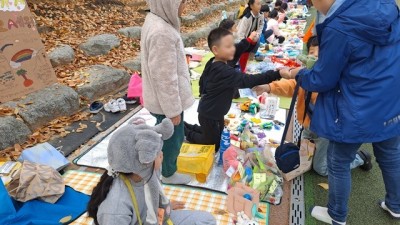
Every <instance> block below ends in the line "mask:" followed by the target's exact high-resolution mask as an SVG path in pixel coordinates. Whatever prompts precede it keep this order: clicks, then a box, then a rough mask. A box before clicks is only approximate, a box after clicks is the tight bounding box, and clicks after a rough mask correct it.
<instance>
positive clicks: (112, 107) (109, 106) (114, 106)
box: [104, 99, 119, 113]
mask: <svg viewBox="0 0 400 225" xmlns="http://www.w3.org/2000/svg"><path fill="white" fill-rule="evenodd" d="M104 110H105V111H106V112H112V113H116V112H119V107H118V103H117V100H115V99H111V100H110V101H109V102H107V103H106V104H105V105H104Z"/></svg>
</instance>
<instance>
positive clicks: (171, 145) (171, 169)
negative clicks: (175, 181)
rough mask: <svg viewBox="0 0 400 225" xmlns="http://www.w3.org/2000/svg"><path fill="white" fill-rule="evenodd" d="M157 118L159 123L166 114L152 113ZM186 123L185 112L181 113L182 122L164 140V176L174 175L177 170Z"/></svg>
mask: <svg viewBox="0 0 400 225" xmlns="http://www.w3.org/2000/svg"><path fill="white" fill-rule="evenodd" d="M152 115H153V116H154V117H155V118H156V119H157V124H160V123H161V122H162V121H163V119H165V115H157V114H152ZM184 138H185V137H184V125H183V113H182V114H181V123H180V124H179V125H178V126H175V127H174V134H173V135H172V137H170V138H169V139H168V140H165V141H164V145H163V148H162V151H163V153H164V159H163V162H162V171H161V173H162V175H163V176H164V177H170V176H172V175H174V173H175V172H176V170H177V166H176V162H177V159H178V156H179V153H180V150H181V147H182V143H183V140H184Z"/></svg>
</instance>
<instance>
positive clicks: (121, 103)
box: [117, 98, 126, 111]
mask: <svg viewBox="0 0 400 225" xmlns="http://www.w3.org/2000/svg"><path fill="white" fill-rule="evenodd" d="M117 103H118V107H119V111H126V102H125V100H124V99H122V98H119V99H117Z"/></svg>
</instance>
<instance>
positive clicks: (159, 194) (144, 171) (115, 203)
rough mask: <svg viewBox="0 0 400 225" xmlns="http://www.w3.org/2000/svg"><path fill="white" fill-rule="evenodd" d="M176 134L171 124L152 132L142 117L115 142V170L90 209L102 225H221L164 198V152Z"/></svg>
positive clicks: (112, 156) (111, 144)
mask: <svg viewBox="0 0 400 225" xmlns="http://www.w3.org/2000/svg"><path fill="white" fill-rule="evenodd" d="M173 130H174V126H173V124H172V122H171V120H169V119H164V120H163V121H162V123H161V124H159V125H157V126H155V127H150V126H148V125H146V124H145V120H144V119H142V118H136V119H133V120H132V121H131V122H130V123H129V124H128V125H126V126H124V127H122V128H121V129H119V130H118V131H117V132H116V133H115V134H114V135H113V136H112V137H111V139H110V142H109V145H108V149H107V154H108V162H109V165H110V166H109V168H108V171H106V172H105V173H104V174H103V176H102V177H101V179H100V182H99V184H98V185H97V186H96V187H95V188H94V190H93V194H92V196H91V199H90V202H89V205H88V214H89V216H90V217H92V218H94V221H95V224H96V225H115V224H117V225H159V224H163V225H173V224H174V225H179V224H181V225H214V224H216V221H215V219H214V217H213V216H212V215H211V214H210V213H207V212H201V211H188V210H179V211H178V210H174V208H175V207H174V205H173V204H170V201H169V200H168V199H167V198H166V196H165V195H164V193H163V188H162V186H161V182H160V179H159V178H160V169H161V163H162V160H163V154H162V151H161V149H162V146H163V140H165V139H168V138H170V137H171V135H172V133H173Z"/></svg>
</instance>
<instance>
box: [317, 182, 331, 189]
mask: <svg viewBox="0 0 400 225" xmlns="http://www.w3.org/2000/svg"><path fill="white" fill-rule="evenodd" d="M318 186H320V187H322V188H323V189H325V190H329V185H328V184H327V183H319V184H318Z"/></svg>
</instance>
